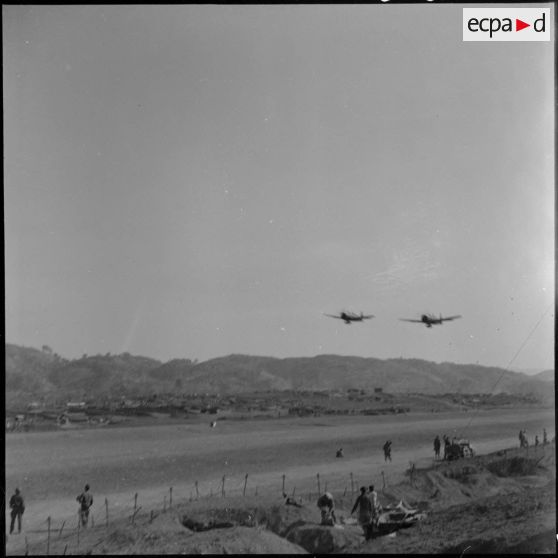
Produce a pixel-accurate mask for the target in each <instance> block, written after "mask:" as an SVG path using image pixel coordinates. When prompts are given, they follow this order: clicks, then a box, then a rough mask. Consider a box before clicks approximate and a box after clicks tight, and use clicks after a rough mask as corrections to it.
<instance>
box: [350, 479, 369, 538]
mask: <svg viewBox="0 0 558 558" xmlns="http://www.w3.org/2000/svg"><path fill="white" fill-rule="evenodd" d="M357 508H358V522H359V523H360V526H361V527H362V530H363V531H364V537H365V538H366V539H369V538H370V530H371V526H370V522H371V521H372V502H371V501H370V497H369V496H368V494H366V487H365V486H361V488H360V495H359V496H358V498H357V499H356V502H355V505H354V506H353V509H352V510H351V515H352V514H353V513H355V511H356V509H357Z"/></svg>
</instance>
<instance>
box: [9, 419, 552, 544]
mask: <svg viewBox="0 0 558 558" xmlns="http://www.w3.org/2000/svg"><path fill="white" fill-rule="evenodd" d="M553 424H554V412H553V409H546V410H534V409H517V410H494V411H484V412H479V413H477V414H475V415H473V414H472V413H436V414H431V413H422V414H418V413H414V414H408V415H395V416H349V417H334V416H324V417H315V418H296V419H295V418H288V419H277V420H265V421H262V420H255V421H247V420H246V421H222V422H219V424H218V426H217V428H215V429H211V428H209V426H208V425H207V424H199V423H198V424H188V423H177V424H175V425H165V426H158V425H153V426H141V427H135V428H125V427H122V428H109V429H89V430H75V431H59V432H45V433H28V434H11V435H8V436H7V437H6V483H7V484H6V486H7V489H8V491H11V490H13V488H15V487H16V486H19V487H20V488H21V490H22V492H23V494H24V496H25V497H26V503H27V509H26V512H25V518H24V524H25V528H26V530H27V532H28V533H31V532H32V531H37V530H40V529H45V528H46V518H47V517H48V516H50V517H51V520H52V522H53V523H54V522H56V524H57V525H58V527H59V526H60V524H61V523H62V522H63V521H67V522H68V525H70V524H71V523H73V522H75V521H76V520H77V519H76V513H77V509H76V508H77V504H76V502H75V497H76V496H77V494H78V493H79V492H80V491H81V489H82V488H83V485H84V484H85V483H86V482H88V483H89V484H90V485H91V487H92V491H93V494H94V497H95V504H94V508H93V510H94V513H93V518H94V520H95V521H96V522H97V523H101V522H103V521H104V520H105V506H104V500H105V498H108V501H109V513H110V515H111V516H114V517H116V516H122V515H124V514H129V513H131V512H132V511H133V507H134V494H135V493H136V492H137V493H138V501H137V505H138V506H142V508H143V509H144V510H149V509H155V508H160V507H162V506H163V505H164V502H165V501H166V503H167V504H168V501H169V498H170V491H169V488H170V487H171V486H172V487H173V498H174V499H175V501H178V500H184V499H188V498H189V497H191V496H193V497H195V496H196V490H195V482H196V481H198V491H199V494H200V496H202V497H203V496H208V495H209V494H210V493H212V494H214V495H218V496H219V497H220V495H221V490H222V486H223V485H222V483H223V476H225V484H224V486H225V493H226V494H241V493H242V491H243V489H244V482H245V481H246V483H247V492H248V493H249V494H254V492H255V490H256V487H257V489H258V490H260V491H276V492H277V494H278V495H280V493H281V489H282V482H283V479H282V475H285V489H286V491H287V492H289V493H292V490H293V489H295V490H296V494H300V495H304V494H307V493H308V491H309V490H312V491H313V492H316V491H317V482H318V479H317V476H316V474H317V473H319V475H320V488H321V489H322V490H323V489H324V488H325V484H326V482H327V483H328V489H330V490H334V491H344V490H350V489H351V473H352V474H353V482H354V485H355V486H358V485H360V484H370V483H371V482H374V483H376V484H377V485H379V486H381V485H382V483H383V482H386V483H388V484H389V483H395V482H396V481H397V480H398V479H400V478H401V476H402V475H403V473H404V471H405V470H406V469H407V468H408V467H409V462H410V461H413V462H415V463H417V465H420V463H421V462H422V463H426V462H432V459H433V450H432V441H433V438H434V436H435V435H436V434H439V435H440V436H441V435H442V434H448V435H449V436H450V437H451V436H453V435H464V436H466V437H468V438H470V439H471V442H472V444H473V446H474V448H475V449H476V451H477V452H478V453H484V452H486V451H493V450H496V449H500V448H505V447H511V446H515V445H517V443H518V439H517V434H518V431H519V429H520V428H522V429H526V430H527V435H528V437H529V439H530V440H531V442H532V441H533V439H534V435H535V434H536V433H537V434H539V438H541V439H542V429H543V427H546V428H547V431H548V435H549V437H550V438H552V436H553V435H554V429H553ZM388 438H389V439H391V440H392V442H393V450H392V457H393V461H392V462H391V463H390V462H388V463H385V462H384V458H383V453H382V450H381V447H382V444H383V443H384V441H385V440H386V439H388ZM339 447H343V449H344V453H345V458H343V459H336V458H335V450H336V449H337V448H339ZM382 472H383V476H382ZM246 474H248V479H246V478H245V475H246ZM30 536H31V535H30Z"/></svg>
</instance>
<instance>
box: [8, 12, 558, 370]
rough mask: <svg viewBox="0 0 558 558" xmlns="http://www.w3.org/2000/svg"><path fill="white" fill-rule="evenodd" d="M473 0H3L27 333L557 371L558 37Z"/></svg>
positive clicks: (119, 343)
mask: <svg viewBox="0 0 558 558" xmlns="http://www.w3.org/2000/svg"><path fill="white" fill-rule="evenodd" d="M498 6H499V7H501V5H498ZM540 6H542V7H549V6H551V5H550V4H540ZM463 7H464V5H457V4H456V5H434V4H424V5H389V4H377V5H352V6H350V5H337V6H336V5H328V4H324V5H304V6H302V5H290V6H287V5H275V6H273V5H266V6H257V5H246V6H227V5H197V6H196V5H182V6H180V5H167V6H155V5H153V6H148V5H122V6H117V5H97V6H80V5H74V6H26V5H19V6H16V5H13V6H3V8H2V13H3V79H4V84H3V85H4V92H3V94H4V98H3V102H4V226H5V326H6V341H7V342H8V343H15V344H18V345H24V346H31V347H36V348H40V347H41V346H43V345H48V346H50V347H51V348H52V349H53V350H54V351H55V352H57V353H59V354H60V355H62V356H64V357H66V358H76V357H80V356H81V355H82V354H84V353H85V354H89V355H92V354H98V353H101V354H105V353H107V352H110V353H113V354H115V353H122V352H130V353H132V354H136V355H144V356H148V357H152V358H156V359H159V360H161V361H167V360H170V359H174V358H190V359H198V360H200V361H202V360H207V359H210V358H214V357H219V356H224V355H228V354H231V353H242V354H252V355H267V356H274V357H279V358H285V357H292V356H314V355H318V354H340V355H355V356H362V357H376V358H382V359H385V358H398V357H404V358H420V359H426V360H432V361H435V362H444V361H449V362H456V363H464V364H467V363H479V364H482V365H486V366H501V367H507V366H512V367H513V368H525V369H530V370H533V371H537V370H543V369H548V368H553V367H554V344H553V343H554V341H553V340H554V129H553V121H554V52H553V48H554V44H553V42H517V43H514V42H496V43H488V42H463V40H462V31H461V29H462V8H463ZM531 7H532V6H531ZM551 9H553V7H552V6H551ZM341 310H352V311H355V312H361V311H362V312H364V313H371V314H374V315H375V318H374V319H372V320H369V321H367V322H364V323H355V324H351V325H345V324H344V323H343V322H342V321H341V320H334V319H331V318H329V317H327V316H324V313H329V314H334V313H338V312H340V311H341ZM425 312H432V313H435V314H443V315H454V314H460V315H462V318H461V319H458V320H455V321H453V322H447V323H445V324H444V325H443V326H435V327H433V328H432V329H427V328H425V327H424V326H422V325H420V324H413V323H408V322H402V321H400V320H399V319H400V318H418V317H419V316H420V315H421V314H422V313H425Z"/></svg>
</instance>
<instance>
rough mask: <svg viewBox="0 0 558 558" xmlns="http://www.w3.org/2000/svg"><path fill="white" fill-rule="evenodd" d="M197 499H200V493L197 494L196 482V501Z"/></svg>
mask: <svg viewBox="0 0 558 558" xmlns="http://www.w3.org/2000/svg"><path fill="white" fill-rule="evenodd" d="M199 497H200V493H199V490H198V481H196V500H198V499H199Z"/></svg>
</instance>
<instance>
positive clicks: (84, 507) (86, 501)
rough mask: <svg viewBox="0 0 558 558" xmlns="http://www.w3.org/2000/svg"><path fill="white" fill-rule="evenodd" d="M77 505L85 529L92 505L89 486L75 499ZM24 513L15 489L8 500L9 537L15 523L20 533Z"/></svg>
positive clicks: (23, 503)
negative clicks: (9, 516) (9, 517)
mask: <svg viewBox="0 0 558 558" xmlns="http://www.w3.org/2000/svg"><path fill="white" fill-rule="evenodd" d="M76 500H77V501H78V503H79V518H80V522H81V525H82V527H87V524H88V523H89V509H90V508H91V506H92V505H93V495H92V494H91V492H89V485H88V484H86V485H85V488H84V490H83V492H82V493H81V494H80V495H79V496H78V497H77V498H76ZM24 511H25V502H24V501H23V496H22V494H21V491H20V490H19V488H16V489H15V492H14V494H13V495H12V497H11V498H10V515H11V522H10V535H11V534H12V533H13V532H14V527H15V523H16V521H17V532H18V533H21V521H22V517H23V512H24Z"/></svg>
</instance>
